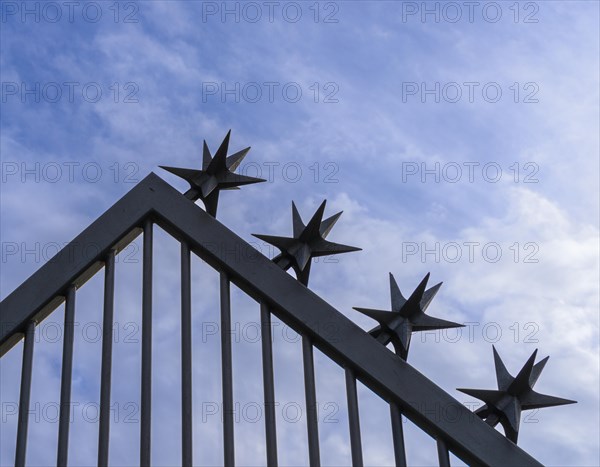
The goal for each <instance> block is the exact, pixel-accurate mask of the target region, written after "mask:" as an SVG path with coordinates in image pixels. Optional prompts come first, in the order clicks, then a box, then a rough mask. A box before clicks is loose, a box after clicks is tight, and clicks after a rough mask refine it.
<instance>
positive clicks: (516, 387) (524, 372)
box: [506, 349, 537, 396]
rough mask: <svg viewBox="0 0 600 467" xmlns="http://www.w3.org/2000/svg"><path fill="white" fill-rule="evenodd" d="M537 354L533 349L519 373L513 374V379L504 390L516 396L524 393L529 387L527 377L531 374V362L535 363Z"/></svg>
mask: <svg viewBox="0 0 600 467" xmlns="http://www.w3.org/2000/svg"><path fill="white" fill-rule="evenodd" d="M536 355H537V349H536V350H534V351H533V353H532V354H531V357H529V359H528V360H527V362H526V363H525V365H523V368H521V371H519V374H518V375H517V376H515V379H514V380H513V381H512V383H510V386H509V387H508V389H507V390H506V391H507V392H508V393H509V394H511V395H513V396H516V395H519V394H522V393H524V392H525V391H527V390H528V389H531V388H530V386H529V377H530V376H531V371H532V370H533V364H534V363H535V357H536Z"/></svg>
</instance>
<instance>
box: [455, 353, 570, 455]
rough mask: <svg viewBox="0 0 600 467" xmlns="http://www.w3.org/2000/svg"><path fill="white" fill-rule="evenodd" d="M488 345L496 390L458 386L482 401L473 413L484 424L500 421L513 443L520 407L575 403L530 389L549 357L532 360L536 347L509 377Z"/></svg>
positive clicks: (521, 409)
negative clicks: (517, 370)
mask: <svg viewBox="0 0 600 467" xmlns="http://www.w3.org/2000/svg"><path fill="white" fill-rule="evenodd" d="M492 348H493V350H494V363H495V365H496V380H497V382H498V390H490V389H458V390H459V391H461V392H464V393H465V394H468V395H470V396H473V397H476V398H477V399H480V400H482V401H483V402H485V405H484V406H482V407H480V408H479V409H477V410H476V411H475V414H476V415H478V416H479V417H480V418H482V419H484V420H485V422H486V423H487V424H488V425H491V426H496V425H497V424H498V423H500V424H501V425H502V427H503V428H504V433H505V435H506V437H507V438H508V439H510V440H511V441H512V442H514V443H516V442H517V438H518V436H519V423H520V420H521V411H523V410H532V409H541V408H544V407H554V406H557V405H565V404H575V403H576V401H572V400H569V399H562V398H560V397H554V396H547V395H545V394H540V393H538V392H535V391H534V390H533V386H534V385H535V383H536V381H537V380H538V378H539V376H540V374H541V373H542V370H543V369H544V366H546V362H547V361H548V359H549V358H550V357H546V358H544V359H543V360H541V361H539V362H538V363H535V356H536V355H537V349H536V350H535V351H534V352H533V354H532V355H531V357H529V360H527V362H526V363H525V365H523V368H521V371H519V374H518V375H517V376H516V377H512V376H511V375H510V373H509V372H508V370H507V369H506V366H505V365H504V362H502V359H501V358H500V355H498V352H497V351H496V348H495V347H494V346H492ZM534 363H535V364H534Z"/></svg>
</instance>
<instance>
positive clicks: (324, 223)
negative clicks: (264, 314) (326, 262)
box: [252, 201, 361, 286]
mask: <svg viewBox="0 0 600 467" xmlns="http://www.w3.org/2000/svg"><path fill="white" fill-rule="evenodd" d="M326 203H327V201H323V203H322V204H321V206H319V209H317V212H315V214H314V215H313V217H312V219H311V220H310V222H309V223H308V224H307V225H304V223H303V222H302V218H301V217H300V214H299V213H298V209H297V208H296V205H295V204H294V202H293V201H292V224H293V230H294V236H293V237H277V236H274V235H259V234H252V235H254V236H255V237H256V238H259V239H261V240H264V241H265V242H267V243H269V244H271V245H273V246H275V247H277V248H279V250H281V253H280V254H279V255H277V256H276V257H275V258H273V261H274V262H275V264H277V265H279V266H281V268H283V269H284V270H288V269H289V268H290V267H291V268H293V269H294V271H295V273H296V278H297V279H298V281H300V282H301V283H302V284H304V285H306V286H308V278H309V275H310V265H311V259H312V258H317V257H320V256H329V255H336V254H339V253H348V252H351V251H360V250H361V248H356V247H353V246H347V245H341V244H339V243H333V242H329V241H327V240H325V238H326V237H327V235H328V234H329V232H330V231H331V229H332V228H333V226H334V225H335V223H336V222H337V220H338V219H339V218H340V216H341V215H342V213H341V212H338V213H337V214H335V215H333V216H331V217H329V218H327V219H325V220H323V214H324V213H325V204H326Z"/></svg>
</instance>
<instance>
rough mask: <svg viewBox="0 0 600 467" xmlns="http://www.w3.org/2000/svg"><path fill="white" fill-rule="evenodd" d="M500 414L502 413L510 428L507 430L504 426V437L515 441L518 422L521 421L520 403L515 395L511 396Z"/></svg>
mask: <svg viewBox="0 0 600 467" xmlns="http://www.w3.org/2000/svg"><path fill="white" fill-rule="evenodd" d="M502 414H503V415H504V418H505V419H506V421H508V423H509V424H510V428H511V430H507V429H506V427H505V432H506V437H507V438H508V439H510V440H511V441H512V442H513V443H516V442H517V436H518V434H519V424H520V423H521V404H520V403H519V401H518V399H517V398H516V397H515V398H513V400H512V402H511V403H509V404H507V405H506V406H505V407H504V408H503V410H502ZM503 426H504V424H503ZM511 431H512V433H511ZM512 437H514V439H512Z"/></svg>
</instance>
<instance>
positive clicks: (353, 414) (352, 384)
mask: <svg viewBox="0 0 600 467" xmlns="http://www.w3.org/2000/svg"><path fill="white" fill-rule="evenodd" d="M346 396H347V398H348V422H349V424H350V449H351V451H352V465H353V466H354V467H362V465H363V457H362V444H361V440H360V421H359V418H358V395H357V394H356V378H355V377H354V371H352V370H351V369H350V368H346Z"/></svg>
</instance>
